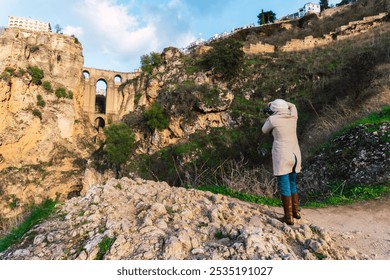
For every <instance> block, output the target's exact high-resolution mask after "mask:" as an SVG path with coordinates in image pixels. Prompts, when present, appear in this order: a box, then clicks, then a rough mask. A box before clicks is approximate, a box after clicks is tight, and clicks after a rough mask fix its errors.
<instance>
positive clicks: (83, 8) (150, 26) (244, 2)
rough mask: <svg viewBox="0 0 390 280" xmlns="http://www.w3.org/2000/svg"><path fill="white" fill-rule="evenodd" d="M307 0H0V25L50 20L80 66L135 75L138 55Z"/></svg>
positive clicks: (253, 21)
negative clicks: (68, 39)
mask: <svg viewBox="0 0 390 280" xmlns="http://www.w3.org/2000/svg"><path fill="white" fill-rule="evenodd" d="M340 1H341V0H334V1H332V0H330V1H329V4H336V3H340ZM308 2H312V3H319V0H314V1H310V0H296V1H294V0H268V1H266V0H238V1H237V0H235V1H233V0H0V27H7V25H8V16H18V17H26V18H32V19H34V20H39V21H43V22H49V23H50V24H51V27H52V30H53V32H55V26H56V25H58V26H60V27H61V28H62V32H63V33H64V34H67V35H74V36H76V37H77V39H78V40H79V41H80V42H81V44H82V46H83V56H84V67H92V68H98V69H105V70H114V71H119V72H133V71H135V70H136V69H137V68H139V66H140V58H141V56H142V55H145V54H150V53H151V52H159V53H160V52H162V51H163V49H164V48H166V47H176V48H184V47H186V46H188V45H189V44H190V43H192V42H194V41H196V40H199V39H204V40H207V39H209V38H211V37H212V36H213V35H215V34H221V33H223V32H230V31H231V30H232V29H233V28H236V27H241V26H245V25H250V24H255V25H258V23H257V20H258V18H257V15H258V14H259V13H260V12H261V10H264V11H273V12H274V13H275V14H276V18H281V17H283V16H285V15H287V14H292V13H295V12H297V11H298V9H299V8H302V7H303V6H304V5H305V4H306V3H308Z"/></svg>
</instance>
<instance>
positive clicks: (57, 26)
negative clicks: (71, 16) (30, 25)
mask: <svg viewBox="0 0 390 280" xmlns="http://www.w3.org/2000/svg"><path fill="white" fill-rule="evenodd" d="M54 29H55V30H56V33H61V32H62V27H61V26H60V25H59V24H56V25H55V26H54Z"/></svg>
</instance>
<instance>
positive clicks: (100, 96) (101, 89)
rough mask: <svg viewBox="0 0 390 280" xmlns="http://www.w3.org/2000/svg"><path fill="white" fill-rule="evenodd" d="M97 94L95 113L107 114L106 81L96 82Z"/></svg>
mask: <svg viewBox="0 0 390 280" xmlns="http://www.w3.org/2000/svg"><path fill="white" fill-rule="evenodd" d="M95 93H96V95H95V113H98V114H106V106H107V82H106V81H105V80H104V79H99V80H97V81H96V85H95Z"/></svg>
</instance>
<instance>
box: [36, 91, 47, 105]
mask: <svg viewBox="0 0 390 280" xmlns="http://www.w3.org/2000/svg"><path fill="white" fill-rule="evenodd" d="M37 105H38V106H39V107H45V106H46V102H45V100H43V97H42V95H40V94H38V95H37Z"/></svg>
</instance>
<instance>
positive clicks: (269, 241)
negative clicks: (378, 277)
mask: <svg viewBox="0 0 390 280" xmlns="http://www.w3.org/2000/svg"><path fill="white" fill-rule="evenodd" d="M276 216H277V215H276V214H275V213H274V211H272V210H271V209H270V208H268V207H267V206H262V205H254V204H250V203H245V202H242V201H239V200H236V199H232V198H229V197H226V196H222V195H215V194H212V193H210V192H203V191H198V190H194V189H184V188H172V187H170V186H168V185H167V184H166V183H164V182H154V181H144V180H142V179H139V178H134V179H129V178H122V179H120V180H115V179H110V180H108V182H106V184H104V185H94V186H92V187H91V188H90V189H89V190H88V191H87V193H86V194H85V196H82V197H74V198H72V199H70V200H68V201H66V202H65V203H64V204H63V205H62V206H60V207H59V208H58V211H57V213H56V214H54V215H53V216H52V217H51V218H49V219H48V220H47V221H45V222H43V223H41V224H39V225H37V226H35V227H34V228H32V229H31V230H30V231H29V232H28V233H27V234H26V235H25V237H24V238H23V239H22V240H21V242H20V243H19V244H17V245H14V246H12V247H11V248H9V249H8V250H7V251H5V252H3V253H1V254H0V259H14V260H16V259H18V260H23V259H24V260H26V259H41V260H44V259H53V260H54V259H55V260H59V259H81V260H84V259H95V258H97V257H98V256H99V257H98V258H103V259H106V260H113V259H114V260H119V259H131V260H151V259H154V260H162V259H169V260H173V259H176V260H183V259H213V260H218V259H232V260H247V259H264V260H278V259H289V260H297V259H306V260H311V259H365V258H366V257H365V256H364V255H362V254H360V253H358V252H356V251H355V250H353V249H351V248H340V247H338V246H337V244H335V243H334V241H333V240H332V239H331V237H330V235H329V234H328V233H327V232H326V231H324V230H323V229H322V228H320V227H318V226H315V225H312V224H310V223H309V222H308V221H305V220H301V221H300V222H299V223H298V224H296V225H294V226H291V227H290V226H287V225H286V224H283V223H281V222H280V221H279V220H277V219H276ZM102 243H104V244H110V246H108V248H107V250H106V251H103V252H102V250H101V249H100V247H99V244H102Z"/></svg>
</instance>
